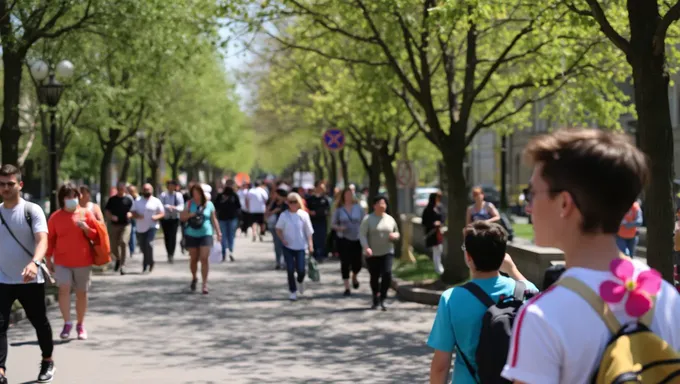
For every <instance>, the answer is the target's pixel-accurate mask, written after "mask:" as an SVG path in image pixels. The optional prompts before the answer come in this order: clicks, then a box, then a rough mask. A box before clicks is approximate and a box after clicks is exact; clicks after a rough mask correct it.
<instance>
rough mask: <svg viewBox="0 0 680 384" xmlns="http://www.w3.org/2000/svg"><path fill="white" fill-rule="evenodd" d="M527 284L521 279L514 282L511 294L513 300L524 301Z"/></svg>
mask: <svg viewBox="0 0 680 384" xmlns="http://www.w3.org/2000/svg"><path fill="white" fill-rule="evenodd" d="M526 290H527V285H526V284H524V282H522V281H516V282H515V292H514V293H513V294H512V295H513V296H514V297H515V300H518V301H524V299H525V296H526Z"/></svg>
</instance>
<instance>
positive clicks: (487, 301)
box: [461, 281, 496, 308]
mask: <svg viewBox="0 0 680 384" xmlns="http://www.w3.org/2000/svg"><path fill="white" fill-rule="evenodd" d="M461 288H463V289H466V290H467V291H468V292H470V293H472V294H473V295H474V296H475V297H476V298H477V300H479V301H481V302H482V304H484V305H485V306H486V307H487V308H489V307H491V306H494V305H496V302H494V301H493V299H492V298H491V296H489V295H487V293H486V292H484V290H483V289H482V288H481V287H480V286H479V285H477V284H475V283H473V282H472V281H470V282H468V283H466V284H465V285H463V286H462V287H461Z"/></svg>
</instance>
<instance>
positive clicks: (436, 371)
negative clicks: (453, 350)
mask: <svg viewBox="0 0 680 384" xmlns="http://www.w3.org/2000/svg"><path fill="white" fill-rule="evenodd" d="M450 370H451V354H450V353H448V352H444V351H437V350H435V351H434V356H432V364H430V384H445V383H446V381H447V379H448V377H449V371H450Z"/></svg>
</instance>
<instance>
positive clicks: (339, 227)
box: [336, 225, 345, 232]
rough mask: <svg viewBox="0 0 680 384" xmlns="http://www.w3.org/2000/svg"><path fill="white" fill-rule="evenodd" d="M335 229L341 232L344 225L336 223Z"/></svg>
mask: <svg viewBox="0 0 680 384" xmlns="http://www.w3.org/2000/svg"><path fill="white" fill-rule="evenodd" d="M336 230H337V231H340V232H343V231H344V230H345V227H344V226H342V225H338V226H337V227H336Z"/></svg>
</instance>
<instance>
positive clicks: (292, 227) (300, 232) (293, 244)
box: [276, 209, 314, 251]
mask: <svg viewBox="0 0 680 384" xmlns="http://www.w3.org/2000/svg"><path fill="white" fill-rule="evenodd" d="M276 229H280V230H281V231H282V232H283V240H285V241H286V242H287V243H288V245H287V246H286V248H288V249H292V250H294V251H301V250H303V249H305V248H307V238H308V237H309V236H312V234H313V233H314V228H313V227H312V221H311V220H310V219H309V213H307V212H305V211H303V210H302V209H298V210H297V212H295V213H292V212H291V211H289V210H285V211H284V212H283V213H282V214H281V215H280V216H279V220H278V221H277V222H276Z"/></svg>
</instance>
